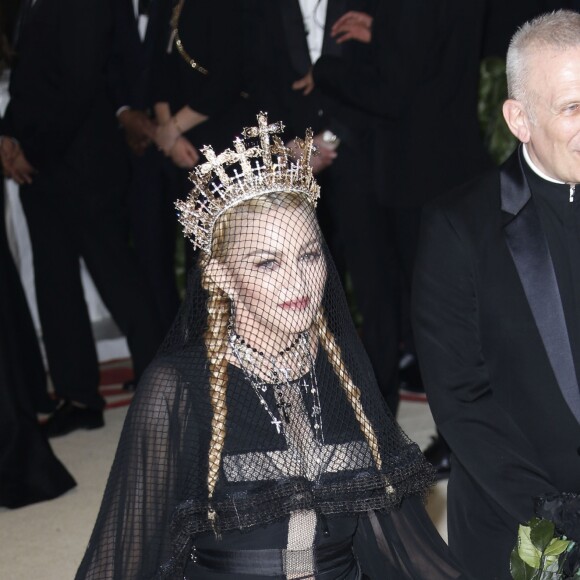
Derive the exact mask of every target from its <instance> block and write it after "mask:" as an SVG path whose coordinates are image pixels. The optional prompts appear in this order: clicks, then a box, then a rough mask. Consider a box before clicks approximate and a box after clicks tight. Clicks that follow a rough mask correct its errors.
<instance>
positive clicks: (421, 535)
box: [354, 496, 470, 580]
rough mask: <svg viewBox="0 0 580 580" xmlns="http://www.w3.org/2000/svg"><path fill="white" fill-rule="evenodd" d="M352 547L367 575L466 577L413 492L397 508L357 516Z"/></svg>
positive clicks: (405, 579)
mask: <svg viewBox="0 0 580 580" xmlns="http://www.w3.org/2000/svg"><path fill="white" fill-rule="evenodd" d="M354 547H355V552H356V555H357V557H358V559H359V562H360V564H361V567H362V570H363V573H364V574H365V575H366V576H368V577H369V578H389V580H425V579H426V578H429V580H468V579H469V578H470V577H469V576H467V575H466V574H465V573H464V572H462V571H461V569H460V568H459V566H458V564H457V563H456V562H455V561H454V559H453V557H452V556H451V553H450V552H449V549H448V547H447V545H446V544H445V542H444V541H443V539H442V538H441V536H440V535H439V534H438V532H437V530H436V529H435V526H434V525H433V524H432V522H431V520H430V519H429V516H428V515H427V513H426V511H425V508H424V507H423V505H422V502H421V499H420V498H419V497H417V496H413V497H407V498H405V499H404V500H403V502H402V504H401V507H400V508H399V509H398V510H394V511H392V512H389V513H380V512H374V511H373V512H369V513H368V514H366V515H364V516H360V518H359V525H358V528H357V532H356V535H355V539H354Z"/></svg>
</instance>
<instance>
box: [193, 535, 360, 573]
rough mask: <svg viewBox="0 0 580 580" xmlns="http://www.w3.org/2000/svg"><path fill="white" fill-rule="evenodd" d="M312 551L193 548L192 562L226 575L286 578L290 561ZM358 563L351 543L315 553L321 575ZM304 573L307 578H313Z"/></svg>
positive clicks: (317, 567) (350, 541)
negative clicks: (333, 569)
mask: <svg viewBox="0 0 580 580" xmlns="http://www.w3.org/2000/svg"><path fill="white" fill-rule="evenodd" d="M311 553H312V551H311V550H277V549H273V550H203V549H201V550H200V549H196V548H194V549H193V552H192V554H191V555H192V559H193V561H194V562H195V563H196V564H197V565H198V566H202V567H203V568H207V569H209V570H212V571H214V572H224V573H227V574H254V575H257V576H285V575H286V573H287V565H286V562H288V561H300V560H301V559H302V557H304V558H305V559H307V558H308V557H309V556H310V554H311ZM348 564H352V565H354V564H355V558H354V554H353V552H352V540H350V539H349V540H347V541H345V542H342V543H341V544H332V545H330V546H323V547H322V548H316V549H315V550H314V565H315V568H316V572H317V573H318V574H324V573H325V572H326V571H329V570H330V569H332V568H337V567H342V566H348ZM312 574H313V573H312V572H310V573H308V571H305V577H309V576H312Z"/></svg>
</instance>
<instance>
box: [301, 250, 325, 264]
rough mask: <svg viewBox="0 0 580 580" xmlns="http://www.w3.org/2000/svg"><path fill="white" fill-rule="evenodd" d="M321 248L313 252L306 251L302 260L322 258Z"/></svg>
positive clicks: (313, 260) (308, 260)
mask: <svg viewBox="0 0 580 580" xmlns="http://www.w3.org/2000/svg"><path fill="white" fill-rule="evenodd" d="M320 255H321V254H320V250H314V251H312V252H306V253H305V254H303V255H302V260H303V261H305V262H315V261H316V260H318V259H319V258H320Z"/></svg>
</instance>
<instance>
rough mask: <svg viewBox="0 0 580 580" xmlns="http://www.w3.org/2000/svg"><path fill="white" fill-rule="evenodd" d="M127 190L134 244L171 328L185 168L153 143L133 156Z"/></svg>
mask: <svg viewBox="0 0 580 580" xmlns="http://www.w3.org/2000/svg"><path fill="white" fill-rule="evenodd" d="M131 169H132V175H131V181H130V184H129V188H128V191H127V201H128V209H129V219H130V225H131V238H132V241H133V246H134V248H135V252H136V254H137V258H138V260H139V264H140V265H141V269H142V270H143V273H144V274H145V276H146V278H147V282H148V283H149V288H150V289H151V292H152V294H153V297H154V300H155V304H156V307H157V312H158V315H159V318H160V321H161V324H162V326H163V329H164V331H167V330H168V329H169V327H170V326H171V323H172V322H173V319H174V318H175V315H176V313H177V309H178V307H179V294H178V291H177V284H176V281H175V236H176V226H177V218H176V212H175V206H174V205H173V204H174V202H175V200H176V199H178V198H179V197H181V196H182V193H183V189H184V186H183V183H182V181H184V180H183V179H182V174H181V171H179V170H178V169H177V168H176V167H174V166H173V164H172V163H171V161H170V160H168V159H166V158H165V157H164V156H163V154H162V153H160V152H159V151H157V149H156V148H155V147H153V146H151V147H149V148H148V149H147V150H146V151H145V153H144V154H143V155H142V156H140V157H138V156H136V155H131Z"/></svg>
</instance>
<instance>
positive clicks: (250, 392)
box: [79, 114, 432, 579]
mask: <svg viewBox="0 0 580 580" xmlns="http://www.w3.org/2000/svg"><path fill="white" fill-rule="evenodd" d="M281 129H282V127H281V124H279V123H274V124H271V125H269V124H268V121H267V118H266V116H265V115H264V114H260V115H259V116H258V124H257V127H253V128H250V129H246V130H245V132H244V139H237V140H236V142H235V145H234V149H232V150H227V151H225V152H224V153H221V154H220V155H217V154H216V153H215V152H214V151H213V150H212V149H211V148H206V149H205V150H204V151H203V153H204V155H205V157H206V159H207V161H206V162H205V163H203V164H201V165H200V166H198V168H197V169H196V170H195V172H194V174H193V176H192V181H193V182H194V190H193V192H192V194H191V195H190V198H189V199H188V200H187V201H186V202H182V203H181V204H180V206H179V210H180V221H181V222H182V223H183V224H184V227H185V232H186V234H187V235H188V236H189V237H190V238H191V239H192V241H193V242H194V245H195V246H196V247H197V248H198V249H199V254H200V259H199V265H198V267H197V268H195V269H194V270H193V271H192V272H191V274H190V277H189V281H188V289H187V296H186V299H185V301H184V304H183V305H182V308H181V311H180V313H179V315H178V317H177V319H176V321H175V323H174V325H173V328H172V330H171V332H170V333H169V335H168V337H167V338H166V340H165V342H164V344H163V346H162V348H161V350H160V352H159V354H158V356H157V357H156V359H155V360H154V361H153V363H152V364H151V365H150V367H149V369H148V370H147V372H146V373H145V376H144V377H143V379H142V381H141V383H140V385H139V387H138V389H137V393H136V395H135V399H134V401H133V403H132V405H131V408H130V411H129V413H128V416H127V420H126V423H125V426H124V429H123V434H122V437H121V441H120V445H119V449H118V452H117V456H116V459H115V462H114V465H113V469H112V472H111V476H110V479H109V482H108V485H107V490H106V492H105V498H104V501H103V508H102V509H101V512H100V514H99V518H98V521H97V524H96V528H95V531H94V533H93V536H92V538H91V543H90V545H89V550H88V552H87V555H86V556H85V560H84V561H83V565H82V566H81V570H80V571H79V577H82V578H89V577H94V578H123V579H126V578H150V577H170V578H172V577H176V578H177V577H179V570H183V566H184V560H185V559H187V558H188V557H189V554H190V550H191V545H192V542H193V541H194V540H193V539H194V538H195V537H197V536H199V535H201V534H213V535H215V536H217V537H220V536H222V535H226V534H227V533H228V531H230V530H234V529H238V530H251V529H253V528H255V527H257V526H264V525H267V524H269V523H272V522H275V521H278V520H280V519H281V518H284V517H287V516H288V515H291V514H297V513H299V514H309V513H312V514H315V515H316V517H317V518H319V519H321V520H324V519H325V518H332V517H335V516H339V515H348V514H361V513H366V512H368V511H369V510H381V511H390V510H393V509H394V508H396V507H397V506H399V504H400V503H401V500H402V499H403V498H404V497H406V496H411V495H422V494H424V492H425V490H426V489H427V488H428V486H429V484H430V483H431V481H432V474H431V471H430V470H429V469H428V467H427V466H426V463H425V461H424V458H423V456H422V454H421V453H420V451H419V449H418V447H417V446H416V445H415V444H413V443H412V442H411V441H410V440H409V439H408V438H407V437H406V436H405V435H404V434H403V432H402V431H401V430H400V428H399V427H398V426H397V424H396V422H395V421H394V419H393V418H392V416H391V415H390V414H389V412H388V411H387V408H386V405H385V404H384V402H383V400H382V398H381V395H380V393H379V390H378V387H377V384H376V381H375V378H374V375H373V371H372V368H371V366H370V364H369V361H368V359H367V356H366V354H365V352H364V350H363V348H362V346H361V343H360V340H359V338H358V336H357V333H356V330H355V328H354V325H353V323H352V319H351V316H350V313H349V309H348V305H347V303H346V300H345V296H344V292H343V289H342V285H341V282H340V279H339V277H338V275H337V273H336V271H335V268H334V265H333V262H332V259H331V257H330V255H329V252H328V249H327V247H326V245H325V243H324V240H323V238H322V235H321V233H320V229H319V226H318V224H317V221H316V214H315V205H316V200H317V198H318V193H319V191H318V186H317V185H316V183H315V182H314V180H313V178H312V173H311V170H310V167H309V161H310V154H311V151H312V136H311V134H310V133H308V134H307V135H306V138H305V139H304V141H299V140H298V145H299V147H300V148H301V155H300V156H299V157H298V159H294V158H293V157H292V156H291V154H290V152H289V151H288V150H287V149H286V147H284V145H283V143H282V141H281V139H280V138H279V137H278V133H279V132H280V131H281ZM304 517H306V516H304ZM106 552H111V554H110V557H104V556H105V555H106V554H105V553H106ZM96 562H99V564H98V565H96V564H95V563H96ZM92 570H94V575H93V576H91V572H89V571H92ZM182 577H183V575H182V576H181V578H182Z"/></svg>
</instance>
